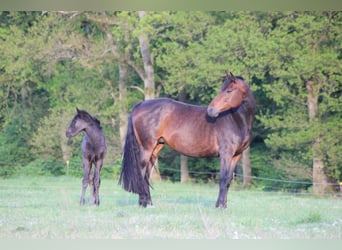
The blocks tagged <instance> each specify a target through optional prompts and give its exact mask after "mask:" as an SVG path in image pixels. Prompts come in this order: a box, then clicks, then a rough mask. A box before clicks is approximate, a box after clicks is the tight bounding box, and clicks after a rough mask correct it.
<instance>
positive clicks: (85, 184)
mask: <svg viewBox="0 0 342 250" xmlns="http://www.w3.org/2000/svg"><path fill="white" fill-rule="evenodd" d="M90 169H91V163H90V162H89V161H88V160H86V159H84V160H83V180H82V195H81V199H80V204H81V205H84V203H85V192H86V190H87V187H88V184H89V173H90Z"/></svg>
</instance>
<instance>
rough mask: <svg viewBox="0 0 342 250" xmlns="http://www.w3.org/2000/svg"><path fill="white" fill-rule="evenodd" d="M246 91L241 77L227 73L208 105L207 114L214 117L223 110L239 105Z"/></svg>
mask: <svg viewBox="0 0 342 250" xmlns="http://www.w3.org/2000/svg"><path fill="white" fill-rule="evenodd" d="M246 92H247V85H246V83H245V82H244V81H243V79H242V78H241V77H235V76H233V74H232V73H230V74H227V75H226V79H225V81H224V82H223V84H222V87H221V90H220V92H219V94H218V95H217V96H216V97H215V98H214V99H213V100H212V101H211V103H210V104H209V106H208V109H207V113H208V115H209V116H210V117H212V118H216V117H218V116H219V114H220V113H222V112H224V111H227V110H230V109H232V108H237V107H239V106H240V105H241V103H242V101H243V99H244V97H245V94H246Z"/></svg>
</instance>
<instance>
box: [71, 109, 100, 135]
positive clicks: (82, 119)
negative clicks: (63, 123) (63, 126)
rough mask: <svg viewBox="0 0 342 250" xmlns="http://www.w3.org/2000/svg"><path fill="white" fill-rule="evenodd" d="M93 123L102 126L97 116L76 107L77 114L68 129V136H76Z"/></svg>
mask: <svg viewBox="0 0 342 250" xmlns="http://www.w3.org/2000/svg"><path fill="white" fill-rule="evenodd" d="M91 125H96V126H98V127H100V121H99V120H98V119H96V118H95V117H92V116H91V115H90V114H89V113H88V112H86V111H84V110H79V109H78V108H76V115H75V116H74V118H73V119H72V121H71V123H70V125H69V127H68V128H67V130H66V136H67V137H68V138H70V137H73V136H76V135H78V134H79V133H80V132H81V131H84V130H85V129H86V128H87V127H89V126H91Z"/></svg>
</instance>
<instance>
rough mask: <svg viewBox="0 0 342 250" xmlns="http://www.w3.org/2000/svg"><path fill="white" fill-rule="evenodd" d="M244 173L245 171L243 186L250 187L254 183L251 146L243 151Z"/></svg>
mask: <svg viewBox="0 0 342 250" xmlns="http://www.w3.org/2000/svg"><path fill="white" fill-rule="evenodd" d="M242 173H243V187H249V186H250V185H251V184H252V178H251V176H252V168H251V160H250V147H248V148H247V149H246V150H245V151H243V153H242Z"/></svg>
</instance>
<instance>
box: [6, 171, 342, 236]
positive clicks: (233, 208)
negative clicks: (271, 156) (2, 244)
mask: <svg viewBox="0 0 342 250" xmlns="http://www.w3.org/2000/svg"><path fill="white" fill-rule="evenodd" d="M153 186H154V189H153V190H152V201H153V203H154V206H153V207H150V208H146V209H143V208H141V207H139V206H138V203H137V202H138V197H137V196H136V195H133V194H130V193H127V192H125V191H123V190H122V188H121V187H120V186H118V185H117V180H110V179H103V180H102V184H101V189H100V199H101V205H100V206H99V207H94V206H89V205H86V206H80V205H79V197H80V191H81V178H71V177H58V178H53V177H35V178H29V177H20V178H19V177H18V178H12V179H0V238H1V239H37V238H38V239H42V238H43V239H46V238H48V239H49V238H52V239H102V238H106V239H108V238H109V239H117V238H119V239H120V238H124V239H131V238H135V239H139V238H144V239H146V238H147V239H166V238H170V239H207V238H209V239H215V238H228V239H259V238H261V239H264V238H266V239H270V238H272V239H279V238H280V239H288V238H291V239H341V238H342V200H341V199H340V198H332V197H330V198H327V197H326V198H315V197H313V196H311V195H308V194H302V195H294V194H286V193H279V192H271V193H265V192H260V191H238V190H234V189H231V190H230V193H229V195H228V203H229V204H228V208H227V209H216V208H215V202H216V198H217V193H218V186H217V185H215V184H202V185H197V184H179V183H168V182H162V183H154V184H153ZM87 191H88V190H87ZM87 197H89V193H88V192H87Z"/></svg>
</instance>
